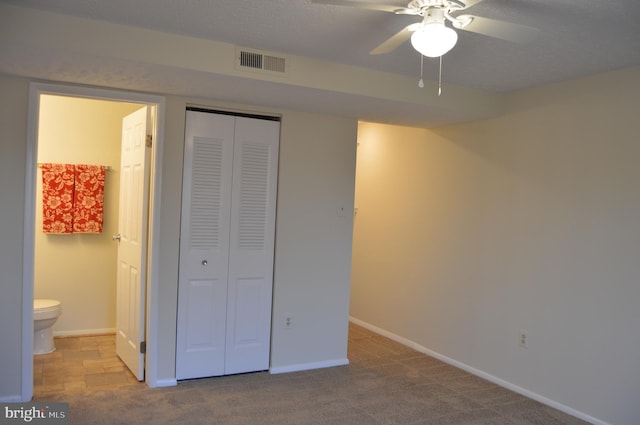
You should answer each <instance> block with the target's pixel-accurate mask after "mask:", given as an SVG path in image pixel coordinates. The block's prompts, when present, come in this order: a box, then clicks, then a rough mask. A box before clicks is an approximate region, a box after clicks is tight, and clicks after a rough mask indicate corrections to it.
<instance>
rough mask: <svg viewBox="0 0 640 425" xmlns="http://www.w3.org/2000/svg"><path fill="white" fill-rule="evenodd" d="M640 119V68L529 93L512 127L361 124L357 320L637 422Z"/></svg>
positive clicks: (570, 404) (513, 114) (599, 415)
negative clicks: (522, 335)
mask: <svg viewBox="0 0 640 425" xmlns="http://www.w3.org/2000/svg"><path fill="white" fill-rule="evenodd" d="M638 110H640V69H639V68H634V69H628V70H623V71H619V72H614V73H610V74H605V75H600V76H594V77H590V78H586V79H582V80H577V81H572V82H566V83H560V84H554V85H549V86H545V87H540V88H537V89H530V90H526V91H522V92H520V93H516V94H515V95H513V96H512V97H511V102H510V107H509V109H508V111H507V113H506V114H505V115H504V116H503V117H501V118H499V119H494V120H489V121H481V122H475V123H471V124H467V125H457V126H451V127H446V128H442V129H437V130H420V129H415V128H403V127H392V126H382V125H376V124H361V126H360V131H359V143H360V147H359V150H358V163H357V183H356V207H357V208H358V214H357V216H356V220H355V225H354V226H355V227H354V253H353V277H352V279H353V280H352V303H351V314H352V315H353V316H354V317H355V318H357V319H360V320H362V321H364V322H367V323H370V324H372V325H375V326H377V327H379V328H382V329H385V330H387V331H389V332H392V333H394V334H396V335H398V336H400V337H403V338H406V339H408V340H410V341H413V342H415V343H417V344H419V345H421V346H423V347H426V348H427V349H430V350H433V351H434V352H436V353H439V354H441V355H443V356H446V357H448V358H449V359H452V360H454V361H458V362H461V363H463V364H466V365H468V366H470V367H472V368H475V369H477V370H479V371H482V372H484V373H487V374H489V375H492V376H494V377H496V378H499V379H502V380H504V381H507V382H509V383H510V384H512V385H515V386H518V387H520V388H522V389H524V390H527V391H530V392H532V393H534V394H538V395H540V396H542V397H545V398H547V399H549V400H551V401H552V402H554V403H558V404H560V405H562V406H564V407H566V408H567V409H568V410H571V409H573V410H574V411H576V412H578V413H580V414H582V415H583V416H584V417H591V418H592V419H596V420H600V421H604V422H608V423H612V424H620V425H623V424H628V425H631V424H636V423H637V421H638V418H640V405H639V404H638V394H640V368H639V367H638V363H639V362H640V336H639V335H640V333H638V329H640V309H639V308H638V303H639V302H640V285H639V284H638V276H640V262H639V261H638V258H639V257H638V254H639V251H638V247H639V246H640V245H639V243H640V226H639V225H638V219H639V217H640V186H639V185H638V182H639V181H640V167H638V161H639V160H640V143H638V141H639V140H640V139H639V137H638V135H639V134H640V120H638V116H637V114H638ZM520 330H525V331H527V332H528V340H529V347H528V348H527V349H523V348H520V347H519V346H518V335H519V332H520Z"/></svg>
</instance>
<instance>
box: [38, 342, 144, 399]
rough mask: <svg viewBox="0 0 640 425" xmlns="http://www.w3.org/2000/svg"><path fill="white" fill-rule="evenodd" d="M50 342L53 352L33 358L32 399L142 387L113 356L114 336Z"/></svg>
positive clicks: (114, 350)
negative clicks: (121, 387)
mask: <svg viewBox="0 0 640 425" xmlns="http://www.w3.org/2000/svg"><path fill="white" fill-rule="evenodd" d="M54 340H55V345H56V351H54V352H53V353H49V354H39V355H34V356H33V392H34V397H46V396H48V395H51V394H60V393H65V394H71V393H77V392H83V391H87V390H93V389H107V388H114V387H120V386H131V385H142V384H140V383H139V382H138V380H137V379H136V378H135V377H134V376H133V374H131V372H129V369H127V368H126V366H125V365H124V363H122V361H121V360H120V359H119V358H118V356H117V355H116V346H115V335H114V334H109V335H96V336H80V337H56V338H55V339H54Z"/></svg>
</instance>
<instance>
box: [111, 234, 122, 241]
mask: <svg viewBox="0 0 640 425" xmlns="http://www.w3.org/2000/svg"><path fill="white" fill-rule="evenodd" d="M121 239H122V236H120V233H118V234H117V235H113V236H111V240H112V241H118V242H120V240H121Z"/></svg>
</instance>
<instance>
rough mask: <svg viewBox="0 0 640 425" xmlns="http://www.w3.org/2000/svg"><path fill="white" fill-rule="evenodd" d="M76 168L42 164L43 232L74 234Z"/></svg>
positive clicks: (66, 165) (68, 165)
mask: <svg viewBox="0 0 640 425" xmlns="http://www.w3.org/2000/svg"><path fill="white" fill-rule="evenodd" d="M74 169H75V167H74V166H73V165H71V164H42V231H43V232H44V233H59V234H64V233H72V232H73V191H74V186H75V183H74V182H75V176H74V173H75V172H74Z"/></svg>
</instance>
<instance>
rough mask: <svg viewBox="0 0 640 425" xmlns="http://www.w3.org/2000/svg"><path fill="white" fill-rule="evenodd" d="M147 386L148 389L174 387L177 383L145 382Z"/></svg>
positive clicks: (175, 381) (163, 381)
mask: <svg viewBox="0 0 640 425" xmlns="http://www.w3.org/2000/svg"><path fill="white" fill-rule="evenodd" d="M147 385H148V386H149V387H150V388H161V387H175V386H176V385H178V381H177V380H176V379H159V380H157V381H155V382H147Z"/></svg>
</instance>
